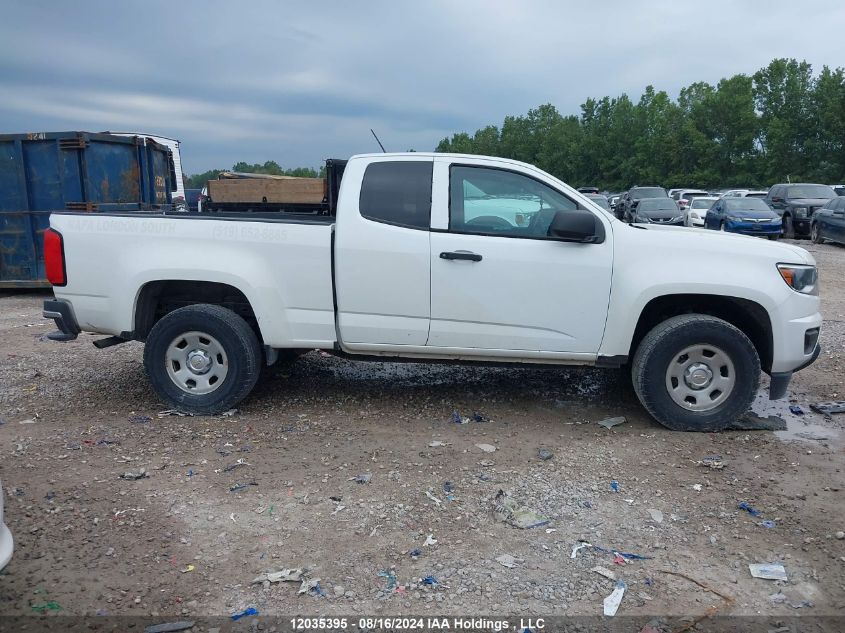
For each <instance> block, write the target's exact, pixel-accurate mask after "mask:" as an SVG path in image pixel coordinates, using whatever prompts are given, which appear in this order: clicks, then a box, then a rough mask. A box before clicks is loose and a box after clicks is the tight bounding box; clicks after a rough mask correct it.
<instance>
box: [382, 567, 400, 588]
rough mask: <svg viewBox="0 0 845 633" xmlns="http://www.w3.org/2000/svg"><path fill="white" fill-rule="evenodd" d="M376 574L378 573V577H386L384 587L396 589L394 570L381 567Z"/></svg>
mask: <svg viewBox="0 0 845 633" xmlns="http://www.w3.org/2000/svg"><path fill="white" fill-rule="evenodd" d="M378 575H379V578H384V579H386V581H387V585H386V586H385V589H387V590H388V591H391V590H393V589H396V585H397V582H396V574H395V573H394V571H393V570H392V569H382V570H381V571H380V572H379V573H378Z"/></svg>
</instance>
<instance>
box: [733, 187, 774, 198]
mask: <svg viewBox="0 0 845 633" xmlns="http://www.w3.org/2000/svg"><path fill="white" fill-rule="evenodd" d="M768 193H769V192H768V190H756V189H730V190H729V191H726V192H725V193H723V194H722V197H723V198H765V197H766V196H767V195H768Z"/></svg>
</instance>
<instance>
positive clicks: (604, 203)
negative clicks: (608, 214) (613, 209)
mask: <svg viewBox="0 0 845 633" xmlns="http://www.w3.org/2000/svg"><path fill="white" fill-rule="evenodd" d="M587 197H588V198H589V199H590V200H592V201H593V202H595V203H596V204H597V205H599V206H600V207H601V208H602V209H607V210H608V211H610V203H609V202H608V201H607V198H605V197H604V196H587Z"/></svg>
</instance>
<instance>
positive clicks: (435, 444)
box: [428, 440, 447, 448]
mask: <svg viewBox="0 0 845 633" xmlns="http://www.w3.org/2000/svg"><path fill="white" fill-rule="evenodd" d="M428 446H429V448H440V447H441V446H447V444H446V442H441V441H440V440H433V441H431V442H429V443H428Z"/></svg>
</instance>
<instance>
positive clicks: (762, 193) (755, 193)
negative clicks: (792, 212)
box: [745, 191, 769, 198]
mask: <svg viewBox="0 0 845 633" xmlns="http://www.w3.org/2000/svg"><path fill="white" fill-rule="evenodd" d="M767 195H769V192H768V191H752V192H751V193H747V194H745V197H746V198H765V197H766V196H767Z"/></svg>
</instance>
